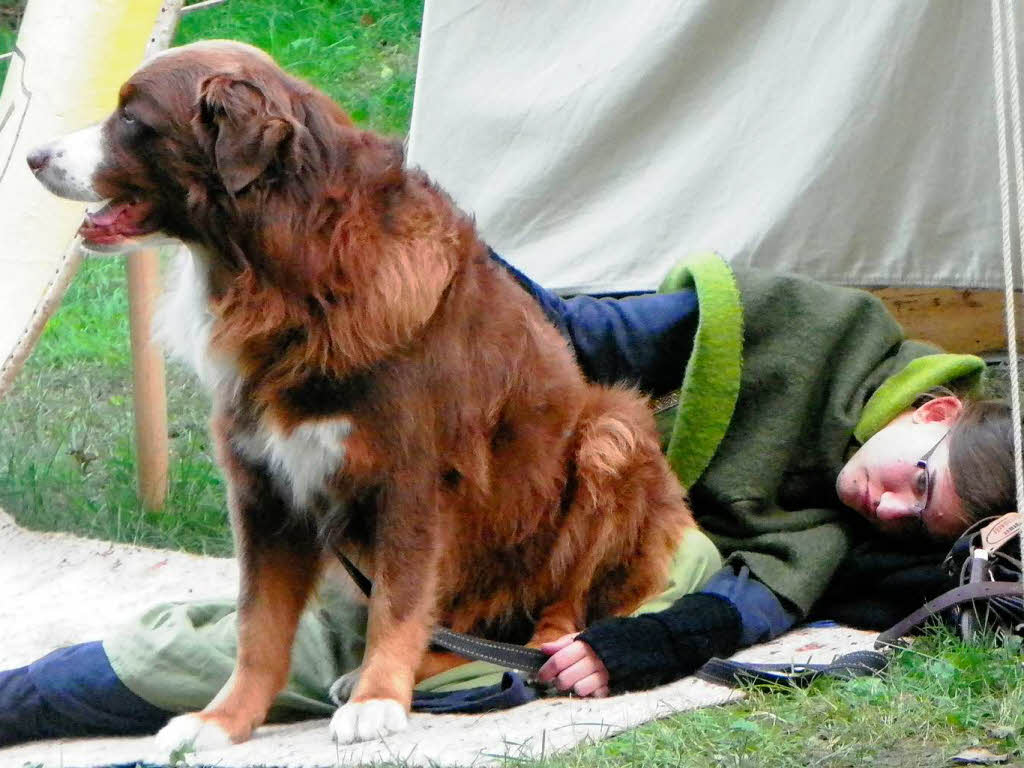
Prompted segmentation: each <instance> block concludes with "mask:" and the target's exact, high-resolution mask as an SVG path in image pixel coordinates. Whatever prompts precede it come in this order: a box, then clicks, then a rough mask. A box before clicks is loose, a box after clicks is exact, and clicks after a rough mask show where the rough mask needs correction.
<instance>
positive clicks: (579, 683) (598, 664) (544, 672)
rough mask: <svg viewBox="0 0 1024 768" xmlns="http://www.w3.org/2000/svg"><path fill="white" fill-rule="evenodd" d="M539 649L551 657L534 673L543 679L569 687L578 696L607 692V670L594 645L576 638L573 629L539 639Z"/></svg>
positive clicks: (600, 694)
mask: <svg viewBox="0 0 1024 768" xmlns="http://www.w3.org/2000/svg"><path fill="white" fill-rule="evenodd" d="M540 649H541V650H542V651H543V652H544V653H546V654H548V655H549V656H550V657H551V658H550V659H548V660H547V661H546V662H544V666H543V667H541V668H540V672H538V673H537V679H539V680H540V681H541V682H542V683H550V682H552V681H554V683H555V687H556V688H558V690H560V691H568V690H571V691H572V692H573V693H575V694H576V695H577V696H593V697H594V698H601V697H603V696H607V695H608V670H607V669H606V668H605V666H604V662H603V661H601V659H599V658H598V657H597V654H596V653H594V649H593V648H591V647H590V646H589V645H587V644H586V643H584V642H583V641H582V640H577V639H576V633H573V634H569V635H562V636H561V637H560V638H558V639H557V640H553V641H552V642H550V643H542V644H541V646H540Z"/></svg>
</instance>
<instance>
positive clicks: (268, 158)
mask: <svg viewBox="0 0 1024 768" xmlns="http://www.w3.org/2000/svg"><path fill="white" fill-rule="evenodd" d="M193 127H194V128H195V130H196V132H197V134H199V135H200V136H201V137H202V138H205V139H206V141H207V142H208V143H209V144H211V145H212V146H211V151H212V153H213V159H214V163H215V164H216V167H217V174H218V175H219V176H220V178H221V180H222V181H223V182H224V188H225V189H227V191H228V192H230V193H231V194H235V193H237V192H239V191H240V190H242V189H244V188H245V187H247V186H249V185H250V184H252V182H254V181H255V180H256V179H258V178H259V177H260V176H262V175H263V173H264V171H266V170H267V168H268V167H269V166H270V164H271V163H272V162H273V161H274V158H275V157H277V154H278V151H279V149H280V147H281V145H282V144H283V143H284V142H285V141H287V140H288V139H289V138H290V137H291V136H292V134H293V132H294V128H293V126H292V123H291V121H290V120H288V119H287V117H285V116H284V115H283V114H280V111H279V110H278V109H276V108H275V105H274V104H273V103H272V101H271V99H270V98H269V97H268V95H267V94H266V92H265V91H264V89H263V88H261V87H260V86H259V85H258V84H257V83H254V82H252V81H251V80H247V79H242V78H238V77H233V76H230V75H214V76H213V77H209V78H207V79H206V80H205V81H204V82H203V84H202V86H201V88H200V93H199V109H198V112H197V114H196V117H195V118H194V119H193Z"/></svg>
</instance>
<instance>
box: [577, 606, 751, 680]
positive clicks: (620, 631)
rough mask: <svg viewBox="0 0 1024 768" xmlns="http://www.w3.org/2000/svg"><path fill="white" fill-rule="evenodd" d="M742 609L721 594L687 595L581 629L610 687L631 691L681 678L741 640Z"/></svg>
mask: <svg viewBox="0 0 1024 768" xmlns="http://www.w3.org/2000/svg"><path fill="white" fill-rule="evenodd" d="M740 632H741V625H740V614H739V611H737V610H736V607H735V606H734V605H733V604H732V603H731V602H729V601H728V600H727V599H726V598H724V597H722V596H721V595H713V594H704V593H699V592H698V593H696V594H692V595H683V597H681V598H680V599H679V600H677V601H676V602H675V603H673V604H672V607H671V608H666V609H665V610H664V611H659V612H657V613H645V614H642V615H640V616H633V617H629V618H614V619H604V620H603V621H599V622H597V623H596V624H593V625H592V626H590V627H589V628H587V629H586V630H584V631H583V632H581V633H580V635H579V638H578V639H580V640H582V641H583V642H585V643H586V644H587V645H589V646H590V647H591V648H593V649H594V653H596V654H597V656H598V658H600V659H601V661H602V662H604V665H605V667H606V668H607V669H608V678H609V682H608V685H609V688H610V689H611V690H612V691H628V690H637V689H641V688H652V687H654V686H656V685H662V684H663V683H668V682H671V681H672V680H678V679H679V678H681V677H685V676H686V675H689V674H691V673H692V672H694V671H695V670H696V669H698V668H699V667H701V666H702V665H703V664H704V662H706V661H707V660H708V659H710V658H711V657H712V656H730V655H732V654H733V653H735V652H736V649H737V647H738V645H739V642H740Z"/></svg>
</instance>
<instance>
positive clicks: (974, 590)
mask: <svg viewBox="0 0 1024 768" xmlns="http://www.w3.org/2000/svg"><path fill="white" fill-rule="evenodd" d="M1001 595H1017V596H1021V595H1024V584H1021V583H1020V582H1014V581H981V582H975V583H972V584H965V585H964V586H962V587H957V588H956V589H951V590H949V591H948V592H944V593H943V594H941V595H939V596H938V597H937V598H935V599H934V600H929V601H928V602H927V603H925V604H924V605H922V606H921V607H920V608H918V609H917V610H916V611H914V612H913V613H912V614H910V615H909V616H907V617H906V618H905V619H903V620H902V621H900V622H897V623H896V624H895V625H893V626H891V627H889V629H887V630H885V632H882V633H881V634H880V635H879V636H878V639H877V640H875V648H882V647H885V646H892V645H899V642H898V641H899V639H900V638H901V637H903V635H905V634H907V633H908V632H909V631H910V630H912V629H914V628H915V627H917V626H918V625H919V624H922V623H923V622H924V621H926V620H927V619H929V618H930V617H932V616H935V615H937V614H939V613H941V612H942V611H944V610H945V609H946V608H949V607H950V606H952V605H958V604H959V603H969V602H970V601H972V600H982V599H985V598H988V597H999V596H1001Z"/></svg>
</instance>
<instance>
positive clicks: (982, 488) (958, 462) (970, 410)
mask: <svg viewBox="0 0 1024 768" xmlns="http://www.w3.org/2000/svg"><path fill="white" fill-rule="evenodd" d="M1012 425H1013V414H1012V411H1011V410H1010V404H1009V403H1008V402H1006V401H1005V400H969V399H967V400H964V409H963V411H962V412H961V413H960V417H959V418H958V419H957V420H956V424H954V425H953V428H952V429H951V430H950V433H949V472H950V476H951V477H952V479H953V487H954V489H955V490H956V493H957V495H958V496H959V497H960V500H961V501H962V502H963V505H964V511H965V512H966V513H967V515H968V516H969V518H970V520H971V521H972V522H973V521H975V520H978V519H980V518H983V517H989V516H991V515H1001V514H1003V513H1004V512H1012V511H1013V510H1014V509H1015V508H1016V505H1017V498H1016V497H1017V494H1016V486H1015V484H1014V458H1013V428H1012Z"/></svg>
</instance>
